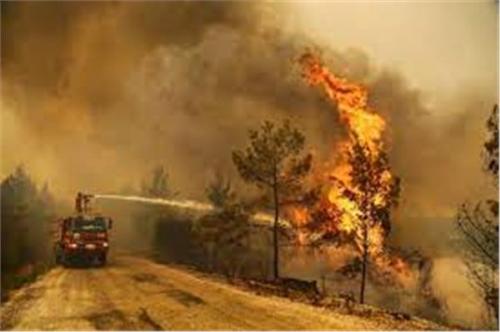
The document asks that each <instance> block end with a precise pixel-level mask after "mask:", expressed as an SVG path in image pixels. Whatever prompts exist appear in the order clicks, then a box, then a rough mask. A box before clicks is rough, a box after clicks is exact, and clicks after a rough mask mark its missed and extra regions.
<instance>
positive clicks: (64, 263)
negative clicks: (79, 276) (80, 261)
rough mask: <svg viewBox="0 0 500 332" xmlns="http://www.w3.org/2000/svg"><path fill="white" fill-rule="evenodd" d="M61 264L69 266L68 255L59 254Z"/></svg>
mask: <svg viewBox="0 0 500 332" xmlns="http://www.w3.org/2000/svg"><path fill="white" fill-rule="evenodd" d="M61 264H62V266H64V267H70V266H71V264H70V261H69V257H67V256H66V255H65V254H62V255H61Z"/></svg>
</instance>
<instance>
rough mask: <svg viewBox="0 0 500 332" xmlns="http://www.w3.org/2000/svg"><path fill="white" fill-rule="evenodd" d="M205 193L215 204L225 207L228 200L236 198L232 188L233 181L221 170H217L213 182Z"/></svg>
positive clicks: (218, 206)
mask: <svg viewBox="0 0 500 332" xmlns="http://www.w3.org/2000/svg"><path fill="white" fill-rule="evenodd" d="M205 194H206V195H207V198H208V200H209V201H210V203H212V205H213V206H215V207H217V208H221V207H223V206H224V205H225V204H226V203H227V202H232V201H234V199H235V194H234V192H233V190H232V189H231V181H230V180H228V179H225V178H224V176H223V175H222V174H221V173H220V172H215V174H214V178H213V180H212V182H210V183H209V184H208V186H207V187H206V188H205Z"/></svg>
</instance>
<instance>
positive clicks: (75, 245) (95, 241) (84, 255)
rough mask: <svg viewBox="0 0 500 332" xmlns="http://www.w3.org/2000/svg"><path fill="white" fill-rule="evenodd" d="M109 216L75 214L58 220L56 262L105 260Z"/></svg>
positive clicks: (55, 247)
mask: <svg viewBox="0 0 500 332" xmlns="http://www.w3.org/2000/svg"><path fill="white" fill-rule="evenodd" d="M111 227H112V220H111V219H110V218H106V217H103V216H100V215H89V214H77V215H75V216H71V217H68V218H65V219H62V220H60V221H59V222H58V232H57V235H56V241H55V245H54V250H55V258H56V263H57V264H62V265H64V266H68V265H70V264H72V263H76V262H85V263H97V264H98V265H100V266H102V265H105V264H106V260H107V255H108V250H109V229H111Z"/></svg>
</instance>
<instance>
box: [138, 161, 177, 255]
mask: <svg viewBox="0 0 500 332" xmlns="http://www.w3.org/2000/svg"><path fill="white" fill-rule="evenodd" d="M140 194H141V195H143V196H146V197H150V198H163V199H168V198H172V197H174V196H176V195H177V193H176V192H174V191H173V190H172V188H171V186H170V179H169V175H168V172H167V170H166V168H165V167H164V166H163V165H158V166H156V167H155V168H153V169H152V170H151V173H150V174H148V175H147V176H146V177H145V178H144V180H143V181H142V183H141V186H140ZM172 213H174V212H173V210H172V209H171V208H169V207H166V206H161V205H156V206H155V205H144V206H139V207H138V208H137V210H136V212H135V213H134V214H133V220H134V226H135V229H136V230H137V232H138V233H140V234H141V236H142V238H143V240H142V241H138V242H137V243H135V244H134V245H135V246H137V248H134V249H138V250H151V249H152V248H151V246H152V244H153V239H154V237H155V234H154V233H155V229H156V227H157V223H159V222H160V221H161V220H165V219H168V217H169V215H170V214H172Z"/></svg>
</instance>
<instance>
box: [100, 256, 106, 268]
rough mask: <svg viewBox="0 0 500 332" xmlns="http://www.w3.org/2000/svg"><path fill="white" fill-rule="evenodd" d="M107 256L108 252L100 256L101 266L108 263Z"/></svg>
mask: <svg viewBox="0 0 500 332" xmlns="http://www.w3.org/2000/svg"><path fill="white" fill-rule="evenodd" d="M106 261H107V257H106V254H103V255H101V256H100V257H99V266H104V265H106Z"/></svg>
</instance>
